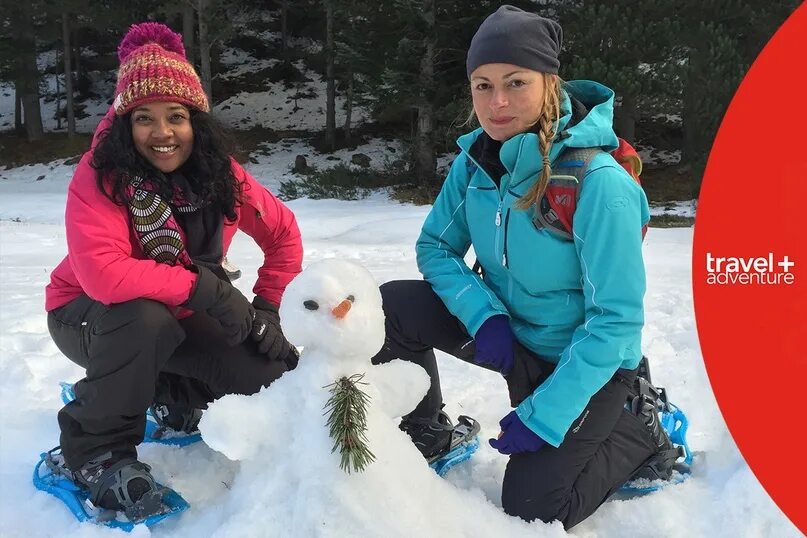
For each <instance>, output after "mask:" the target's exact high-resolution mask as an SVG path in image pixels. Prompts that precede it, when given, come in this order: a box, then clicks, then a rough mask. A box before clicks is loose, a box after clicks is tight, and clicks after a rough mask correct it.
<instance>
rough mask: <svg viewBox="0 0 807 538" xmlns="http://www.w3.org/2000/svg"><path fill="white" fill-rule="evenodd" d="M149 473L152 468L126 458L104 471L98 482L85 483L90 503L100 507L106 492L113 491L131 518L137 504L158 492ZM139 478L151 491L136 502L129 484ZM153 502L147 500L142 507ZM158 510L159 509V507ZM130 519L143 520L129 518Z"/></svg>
mask: <svg viewBox="0 0 807 538" xmlns="http://www.w3.org/2000/svg"><path fill="white" fill-rule="evenodd" d="M149 471H151V467H149V466H148V465H146V464H145V463H141V462H139V461H137V460H136V459H134V458H124V459H122V460H120V461H117V462H115V463H113V464H112V465H111V466H110V467H109V468H108V469H105V470H104V472H103V474H101V476H100V478H99V479H98V481H96V482H90V483H87V482H84V483H85V484H86V485H87V486H88V488H89V490H90V497H89V500H90V502H91V503H92V504H93V505H94V506H98V503H99V501H100V500H101V498H102V497H103V496H104V495H105V494H106V492H107V491H112V493H113V494H114V495H115V498H116V499H117V500H118V503H120V505H121V506H123V507H124V510H125V511H126V515H127V517H129V509H130V508H132V507H134V506H135V505H136V504H137V503H141V501H143V499H145V498H146V497H148V496H149V494H150V493H154V492H156V490H157V485H156V484H155V483H154V479H153V478H152V477H151V474H150V473H149ZM138 478H139V479H141V480H145V481H146V482H147V483H148V485H149V486H150V488H149V490H150V491H149V493H147V494H146V495H144V496H143V498H141V499H140V500H138V501H134V500H132V498H131V497H130V496H129V482H131V481H132V480H134V479H138ZM151 500H153V499H147V500H146V501H145V502H143V503H141V505H142V504H146V503H148V502H149V501H151ZM141 508H142V507H141ZM156 508H159V506H157V507H156ZM147 515H148V514H147ZM129 519H141V518H132V517H129Z"/></svg>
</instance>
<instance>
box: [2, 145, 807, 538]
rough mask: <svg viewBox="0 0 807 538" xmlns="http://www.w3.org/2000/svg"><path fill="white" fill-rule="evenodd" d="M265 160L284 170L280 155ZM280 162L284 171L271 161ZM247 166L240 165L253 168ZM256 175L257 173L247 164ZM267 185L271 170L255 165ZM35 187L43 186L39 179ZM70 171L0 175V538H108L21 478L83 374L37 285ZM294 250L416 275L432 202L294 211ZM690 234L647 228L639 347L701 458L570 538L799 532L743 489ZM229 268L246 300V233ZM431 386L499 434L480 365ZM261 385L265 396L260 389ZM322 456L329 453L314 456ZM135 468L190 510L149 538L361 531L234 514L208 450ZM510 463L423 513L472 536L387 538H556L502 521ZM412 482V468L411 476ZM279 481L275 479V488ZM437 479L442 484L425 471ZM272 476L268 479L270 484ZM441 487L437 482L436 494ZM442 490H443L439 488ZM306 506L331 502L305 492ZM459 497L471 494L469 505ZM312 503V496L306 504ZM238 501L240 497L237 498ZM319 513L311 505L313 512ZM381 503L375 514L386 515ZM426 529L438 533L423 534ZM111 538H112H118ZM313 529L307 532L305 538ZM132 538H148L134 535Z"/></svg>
mask: <svg viewBox="0 0 807 538" xmlns="http://www.w3.org/2000/svg"><path fill="white" fill-rule="evenodd" d="M272 159H273V160H280V159H279V157H278V156H277V155H274V156H272ZM278 166H280V165H278ZM248 168H250V167H249V166H248ZM256 168H259V167H256ZM253 172H257V173H256V175H257V176H259V177H260V178H261V180H263V181H264V182H265V184H267V185H268V186H269V188H270V189H272V190H275V189H276V188H277V185H278V183H277V177H276V176H275V175H273V172H274V169H272V168H270V167H266V168H263V169H261V170H255V169H253ZM40 176H44V177H42V179H40V180H37V179H38V178H39V177H40ZM69 176H70V167H69V166H63V165H62V164H60V163H52V164H51V165H34V166H30V167H24V168H22V169H15V170H5V171H3V172H2V178H0V282H2V284H1V285H0V305H2V307H3V308H2V309H0V380H2V381H0V416H1V417H2V422H0V477H2V487H1V488H0V521H2V530H0V535H2V536H9V537H23V536H24V537H33V536H35V537H45V536H83V537H98V536H109V535H113V534H115V531H111V530H109V529H105V528H98V527H94V526H91V525H79V524H77V523H76V522H75V521H74V520H73V518H72V516H71V515H70V514H69V513H68V512H67V510H66V509H65V508H64V506H62V505H61V503H59V502H58V501H57V500H55V499H54V498H53V497H51V496H49V495H47V494H45V493H42V492H39V491H37V490H35V489H34V488H33V486H32V485H31V471H32V467H33V465H34V463H35V462H36V460H37V459H38V455H39V453H40V452H41V451H43V450H47V449H49V448H51V447H53V446H55V445H56V444H58V435H59V430H58V426H57V423H56V413H57V411H58V409H59V408H60V407H61V404H60V402H59V395H58V392H59V391H58V382H59V381H61V380H76V379H79V378H80V377H81V376H82V371H81V369H80V368H79V367H77V366H75V365H74V364H72V363H71V362H70V361H68V360H67V359H66V358H64V357H63V356H62V355H61V353H60V352H59V351H58V349H57V348H56V346H55V345H54V344H53V342H52V341H51V339H50V337H49V336H48V332H47V327H46V321H45V320H46V318H45V313H44V309H43V304H44V297H43V289H44V286H45V284H46V282H47V281H48V275H49V272H50V271H51V270H52V269H53V267H54V266H55V265H56V264H57V263H58V262H59V261H60V260H61V258H62V257H63V256H64V254H65V248H66V247H65V237H64V229H63V225H62V214H63V207H64V201H65V190H66V185H67V182H68V180H69ZM289 205H290V207H291V208H292V209H293V210H294V211H295V213H296V214H297V217H298V220H299V223H300V226H301V229H302V232H303V238H304V241H305V263H306V264H308V263H310V262H312V261H315V260H319V259H322V258H325V257H343V258H349V259H351V260H355V261H358V262H359V263H361V264H363V265H365V266H366V267H367V268H368V269H369V270H370V271H371V272H372V273H373V275H374V276H375V278H376V279H377V280H378V281H379V282H384V281H387V280H391V279H399V278H417V277H418V272H417V268H416V266H415V258H414V248H413V244H414V240H415V238H416V236H417V234H418V231H419V227H420V225H421V223H422V221H423V219H424V217H425V216H426V214H427V212H428V209H429V208H428V207H416V206H410V205H402V204H397V203H395V202H392V201H390V200H389V199H388V198H387V197H386V196H384V195H382V194H377V195H373V196H371V197H370V198H367V199H365V200H361V201H357V202H342V201H334V200H321V201H312V200H306V199H301V200H295V201H292V202H290V203H289ZM691 247H692V229H691V228H678V229H651V230H650V231H649V233H648V235H647V239H646V241H645V259H646V263H647V270H648V292H647V296H646V310H647V313H646V318H647V324H646V327H645V330H644V352H645V353H646V354H647V355H649V356H650V357H651V360H652V365H653V377H654V380H656V381H657V382H658V383H659V384H660V385H663V386H666V387H667V389H668V391H669V394H670V396H671V398H672V399H673V401H675V402H676V403H677V404H679V405H680V406H681V407H682V408H683V409H684V410H685V411H686V412H687V414H688V415H689V419H690V430H689V432H690V433H689V442H690V445H691V446H692V448H693V449H694V450H697V451H702V452H703V454H702V455H701V456H700V458H699V459H698V460H697V464H696V465H695V467H694V471H693V475H692V477H691V478H690V479H689V480H687V481H686V482H685V483H683V484H681V485H677V486H673V487H669V488H667V489H665V490H663V491H660V492H658V493H654V494H651V495H648V496H646V497H644V498H637V499H632V500H626V501H616V500H612V501H609V502H607V503H606V504H605V505H604V506H602V507H601V508H600V509H599V510H598V512H597V513H596V514H594V515H593V516H592V517H591V518H589V519H588V520H586V521H585V522H583V523H582V524H580V525H579V526H577V527H575V528H574V529H572V531H571V532H570V533H569V534H570V535H571V536H578V537H603V536H604V537H642V536H647V537H653V538H658V537H678V536H680V537H686V538H692V537H701V536H703V537H706V536H709V537H712V536H725V537H732V538H735V537H767V536H776V537H787V536H799V533H798V531H797V530H796V529H795V528H794V527H793V526H792V525H791V524H790V522H789V521H788V520H787V519H786V518H785V516H784V515H782V513H781V512H780V511H779V509H778V508H777V507H776V506H775V505H774V503H773V502H772V501H771V500H770V498H769V497H768V495H767V494H766V493H765V491H764V490H763V489H762V487H761V486H760V485H759V483H758V482H757V480H756V479H755V478H754V476H753V474H752V473H751V471H750V469H749V468H748V466H747V465H746V464H745V463H744V461H743V459H742V457H741V456H740V454H739V452H738V451H737V448H736V446H735V444H734V443H733V441H732V440H731V437H730V436H729V434H728V432H727V430H726V427H725V424H724V422H723V420H722V418H721V416H720V413H719V411H718V408H717V405H716V403H715V400H714V398H713V395H712V392H711V390H710V387H709V382H708V379H707V377H706V373H705V370H704V367H703V361H702V357H701V354H700V349H699V346H698V340H697V334H696V328H695V321H694V314H693V305H692V296H691V286H690V259H691ZM230 259H231V260H232V261H233V262H235V263H236V264H237V265H239V266H240V267H241V269H242V270H243V272H244V276H243V277H242V279H241V280H239V281H237V284H238V286H239V288H240V289H241V290H242V291H243V292H244V293H245V294H247V295H248V296H251V291H250V290H251V285H252V282H253V280H254V278H255V274H256V269H257V267H258V265H259V263H260V262H261V259H262V257H261V254H260V252H259V250H258V249H257V247H255V246H254V245H253V244H252V243H251V241H250V240H249V238H247V237H245V236H243V235H239V236H237V238H236V241H235V242H234V244H233V247H232V250H231V251H230ZM439 360H440V362H441V377H442V381H443V387H444V395H445V398H446V402H447V410H448V412H449V413H450V414H451V415H454V416H456V415H457V414H460V413H465V414H469V415H471V416H474V417H476V418H477V419H478V420H479V421H480V422H481V424H482V437H483V439H486V438H488V437H491V436H494V435H495V434H497V433H498V420H499V419H500V418H501V417H502V416H503V415H504V414H506V412H507V411H508V409H509V407H508V401H507V396H506V390H505V386H504V384H503V382H502V381H501V380H500V379H499V378H498V377H497V376H496V375H493V374H491V373H489V372H487V371H485V370H482V369H480V368H474V367H471V366H468V365H466V364H464V363H462V362H460V361H457V360H452V359H451V358H450V357H448V356H445V355H441V356H440V358H439ZM270 390H271V389H270ZM323 450H325V451H327V450H329V447H323ZM140 456H141V458H142V459H143V460H144V461H145V462H147V463H149V464H150V465H152V466H153V468H154V473H155V475H156V477H157V479H158V480H160V481H162V482H164V483H166V484H168V485H170V486H171V487H173V488H175V489H177V490H178V491H180V492H181V493H182V494H183V495H184V496H185V497H186V498H187V499H188V500H189V501H190V502H191V504H192V507H191V509H190V511H188V512H186V513H185V514H183V515H182V516H180V517H179V518H177V519H175V520H172V521H168V522H165V524H163V525H161V526H159V527H157V528H155V529H154V530H153V531H151V533H152V534H153V535H154V536H177V537H179V536H183V537H184V536H228V537H229V536H238V537H241V536H247V537H252V536H256V537H263V536H299V535H301V533H299V532H295V529H313V528H316V529H318V530H317V531H316V532H313V531H311V532H309V534H313V535H317V536H356V535H358V534H356V532H355V528H353V530H352V531H351V529H350V528H346V527H344V526H342V520H341V519H340V518H339V517H338V515H327V516H326V515H322V514H320V513H315V512H314V511H311V512H307V511H306V510H304V509H303V508H301V506H304V505H305V503H306V499H299V498H289V497H284V496H282V495H279V496H278V497H277V499H276V502H277V503H278V504H280V505H282V506H285V507H287V508H288V510H296V518H298V519H297V520H296V521H297V524H298V525H299V526H297V527H294V528H291V527H287V526H282V527H277V526H273V522H272V521H270V520H266V519H265V518H261V517H260V513H257V514H251V515H249V516H248V517H243V518H242V517H239V518H231V517H230V515H229V512H228V510H229V509H228V505H230V502H231V501H232V499H231V498H230V494H231V490H230V484H231V483H232V481H233V480H234V479H235V478H236V477H238V479H239V480H249V479H250V477H249V476H243V475H242V474H240V473H239V469H240V466H241V464H239V463H237V462H231V461H229V460H228V459H226V458H225V457H224V456H222V455H221V454H218V453H216V452H215V451H213V450H212V449H210V448H209V447H207V446H206V445H205V444H204V443H199V444H197V445H193V446H190V447H186V448H182V449H178V448H172V447H166V446H156V445H146V446H142V447H141V449H140ZM287 457H288V458H289V459H288V460H287V461H284V462H282V463H278V462H272V461H267V462H266V465H267V466H272V465H281V464H282V465H284V466H285V471H286V472H284V474H283V476H286V477H288V476H289V475H288V470H289V468H291V469H294V468H296V469H298V470H297V472H299V473H301V474H304V473H306V472H307V467H306V465H305V462H298V461H296V460H294V458H295V454H294V453H292V452H290V453H289V454H288V455H287ZM505 464H506V458H505V457H503V456H500V455H499V454H498V453H497V452H495V451H494V450H492V449H490V448H489V447H488V446H487V444H486V443H484V442H483V443H482V446H481V448H480V450H479V451H478V452H477V454H476V455H475V456H474V458H473V459H472V460H471V461H470V462H468V463H467V464H465V465H463V466H461V467H459V468H457V469H455V470H452V471H451V472H450V473H449V475H448V477H447V481H448V485H449V486H450V487H448V488H445V492H444V494H442V495H440V496H439V499H438V501H437V502H435V504H434V506H433V508H432V510H433V511H435V512H438V511H440V512H442V511H449V512H453V513H460V514H461V513H463V510H466V511H471V510H472V511H473V513H474V517H473V520H474V521H478V522H479V523H478V524H477V525H475V526H474V527H473V528H472V529H473V530H468V528H467V527H466V528H463V526H462V525H457V526H456V527H455V528H453V527H449V528H448V529H446V527H444V526H443V525H438V523H437V520H438V519H439V518H433V514H431V513H427V512H426V511H411V510H409V511H407V510H402V511H401V516H400V521H399V527H397V529H395V531H394V532H391V531H389V529H387V530H386V531H385V533H383V535H384V536H391V535H392V536H394V535H397V536H411V535H412V532H414V529H417V535H423V536H441V537H451V536H492V535H497V536H563V535H564V532H563V530H562V528H560V526H559V525H557V524H555V525H544V524H542V523H533V524H530V525H526V524H524V523H523V522H521V521H517V520H512V519H510V518H507V517H505V516H503V515H502V514H501V508H500V506H501V503H500V497H499V496H500V484H501V480H502V476H503V473H504V468H505ZM413 472H416V471H413ZM260 480H262V481H264V482H256V483H255V484H253V487H255V488H264V487H266V488H272V489H275V490H277V491H283V484H277V483H273V482H272V480H273V475H272V474H271V473H267V474H266V475H265V476H262V477H260ZM276 480H280V478H276ZM433 480H435V481H436V480H440V479H438V478H437V477H436V476H435V477H434V478H433ZM266 481H268V483H267V482H266ZM440 487H441V488H442V486H440ZM438 491H439V490H438ZM306 494H307V495H309V496H310V495H319V494H323V495H324V494H326V491H324V490H323V491H317V490H308V491H307V493H306ZM420 494H421V492H419V491H407V484H406V483H403V482H401V483H389V484H385V485H384V487H383V488H380V487H379V488H377V489H373V490H371V491H366V492H364V495H362V496H361V497H357V498H356V499H355V508H356V510H355V513H353V514H351V517H352V518H353V519H352V520H353V521H354V522H355V521H356V518H359V519H358V520H359V521H360V522H362V527H363V529H362V531H363V532H361V533H360V535H363V536H380V535H381V532H380V530H378V529H377V528H375V527H374V521H376V519H377V516H376V515H374V511H375V512H377V511H378V510H380V509H390V508H389V507H385V505H384V504H383V503H382V500H383V499H385V498H388V497H393V498H397V499H406V498H407V496H418V495H420ZM469 499H474V500H473V502H472V503H470V501H469ZM316 500H321V499H316ZM247 502H248V501H247ZM314 504H317V505H321V503H319V502H317V503H314ZM382 507H383V508H382ZM432 521H435V523H432ZM117 534H118V535H122V534H121V533H120V532H118V533H117ZM309 534H305V535H306V536H307V535H309ZM133 535H135V536H147V535H149V531H147V530H146V529H145V528H139V529H137V530H136V531H135V532H134V533H133Z"/></svg>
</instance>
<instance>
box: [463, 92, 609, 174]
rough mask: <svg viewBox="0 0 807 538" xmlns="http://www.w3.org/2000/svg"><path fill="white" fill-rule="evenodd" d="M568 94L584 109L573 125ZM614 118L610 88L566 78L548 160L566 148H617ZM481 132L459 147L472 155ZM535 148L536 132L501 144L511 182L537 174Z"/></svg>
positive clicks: (539, 161)
mask: <svg viewBox="0 0 807 538" xmlns="http://www.w3.org/2000/svg"><path fill="white" fill-rule="evenodd" d="M570 96H571V97H573V98H574V99H576V100H577V101H579V102H580V103H581V104H582V105H583V106H584V107H585V109H586V110H587V113H586V114H585V116H584V117H583V118H582V119H580V121H578V122H577V123H574V124H573V125H571V124H570V120H571V118H572V100H571V97H570ZM613 122H614V92H613V90H611V89H610V88H607V87H606V86H603V85H602V84H600V83H598V82H593V81H590V80H573V81H569V82H565V83H564V84H563V86H562V88H561V103H560V119H559V120H558V124H557V125H558V128H557V129H556V133H557V134H556V135H555V139H554V141H553V143H552V149H551V150H550V152H549V160H550V162H551V163H552V164H553V165H554V163H555V160H556V159H557V157H558V155H560V154H561V153H562V152H563V150H565V149H566V148H592V147H600V148H602V149H603V150H605V151H612V150H614V149H616V148H617V146H618V145H619V141H618V139H617V136H616V133H614V129H613ZM567 126H569V127H568V128H567ZM482 132H483V130H482V128H481V127H480V128H478V129H476V130H474V131H472V132H470V133H468V134H465V135H463V136H461V137H459V138H458V139H457V144H458V145H459V147H460V149H461V150H462V151H463V152H465V153H466V154H468V156H469V157H470V158H472V159H473V157H472V156H471V155H470V149H471V146H472V145H473V143H474V142H475V141H476V139H477V138H478V137H479V135H480V134H482ZM537 148H538V135H537V134H535V133H531V132H526V133H520V134H517V135H515V136H513V137H512V138H510V139H508V140H506V141H505V142H504V143H503V144H502V148H501V150H500V152H499V156H500V158H501V161H502V164H503V165H504V167H505V168H506V169H507V171H508V173H509V174H510V176H511V179H510V185H516V184H518V183H521V182H522V181H526V180H532V179H534V178H535V177H536V176H537V174H538V172H539V170H540V169H541V165H542V159H541V156H540V154H539V153H538V151H534V150H536V149H537ZM477 164H478V163H477Z"/></svg>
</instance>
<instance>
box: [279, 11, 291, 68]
mask: <svg viewBox="0 0 807 538" xmlns="http://www.w3.org/2000/svg"><path fill="white" fill-rule="evenodd" d="M288 21H289V0H281V2H280V46H281V51H282V53H283V63H288V62H289V53H288V48H289V26H288Z"/></svg>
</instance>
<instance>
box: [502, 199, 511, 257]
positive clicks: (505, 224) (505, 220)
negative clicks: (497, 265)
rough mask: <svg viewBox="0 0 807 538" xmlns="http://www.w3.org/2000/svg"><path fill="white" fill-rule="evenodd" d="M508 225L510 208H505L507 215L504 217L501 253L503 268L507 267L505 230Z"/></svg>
mask: <svg viewBox="0 0 807 538" xmlns="http://www.w3.org/2000/svg"><path fill="white" fill-rule="evenodd" d="M509 225H510V208H509V207H508V208H507V214H506V215H505V217H504V251H503V252H502V265H504V266H505V268H507V267H508V265H507V228H508V226H509Z"/></svg>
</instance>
